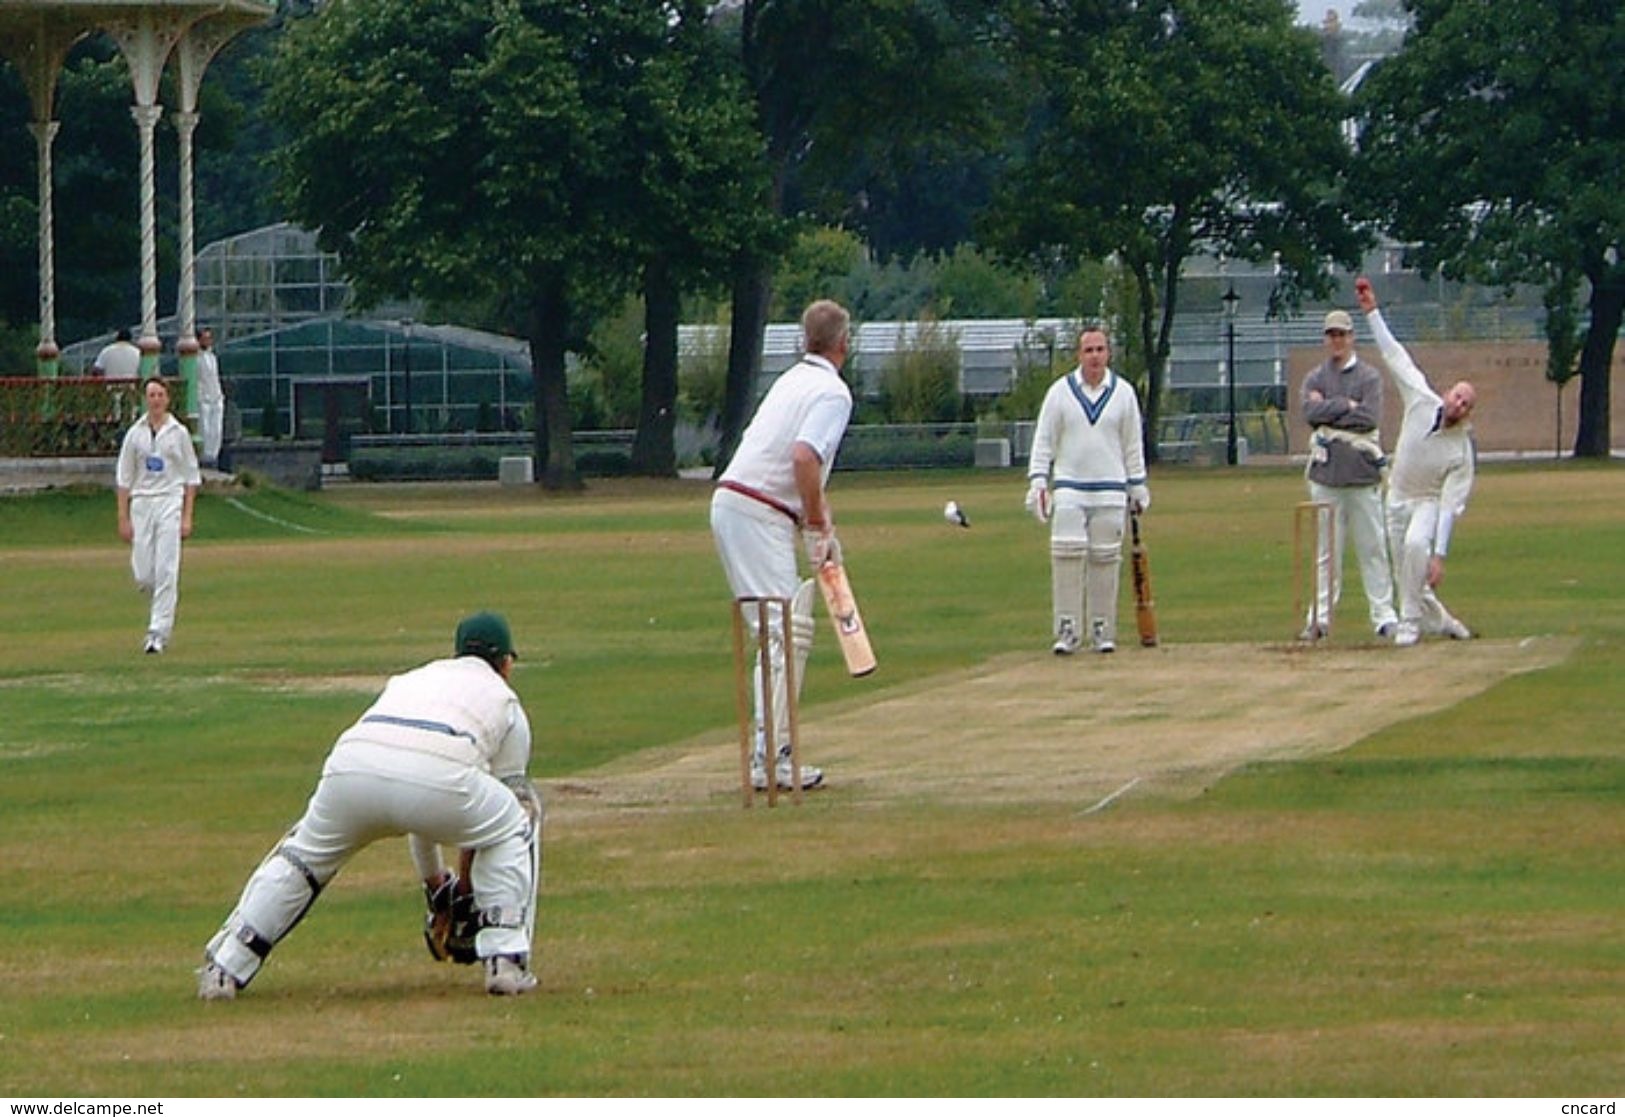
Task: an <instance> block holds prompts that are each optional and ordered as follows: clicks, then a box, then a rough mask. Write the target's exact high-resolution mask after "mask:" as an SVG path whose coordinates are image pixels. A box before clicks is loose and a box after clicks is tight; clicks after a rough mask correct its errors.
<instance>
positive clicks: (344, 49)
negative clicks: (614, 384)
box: [272, 0, 670, 488]
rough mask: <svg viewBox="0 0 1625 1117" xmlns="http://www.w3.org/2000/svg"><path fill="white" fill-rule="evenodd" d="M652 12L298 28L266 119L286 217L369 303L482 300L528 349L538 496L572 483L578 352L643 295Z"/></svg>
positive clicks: (524, 9)
mask: <svg viewBox="0 0 1625 1117" xmlns="http://www.w3.org/2000/svg"><path fill="white" fill-rule="evenodd" d="M669 15H670V12H669V10H668V6H667V5H660V4H649V3H646V2H641V0H599V2H597V3H594V4H592V5H582V4H573V3H564V2H560V0H508V2H505V3H502V4H494V5H493V4H489V3H484V2H481V0H368V2H367V3H339V4H329V5H325V6H324V7H323V9H322V12H321V14H320V15H319V16H317V17H316V18H313V19H308V20H302V21H299V22H298V23H296V24H295V25H293V26H292V27H291V28H290V29H289V31H288V34H287V35H286V37H285V38H284V40H283V42H282V44H281V46H280V47H279V50H278V52H277V57H276V59H275V63H274V76H273V81H272V110H273V112H274V113H275V114H276V117H277V120H278V123H279V124H280V125H281V126H282V127H283V130H284V132H285V134H286V135H287V136H288V137H289V139H288V142H287V144H286V146H285V147H284V148H283V149H282V152H281V157H280V167H279V169H280V171H281V180H280V181H281V184H282V193H283V197H284V200H285V202H286V203H287V205H288V207H289V209H290V211H291V213H292V215H293V216H294V217H295V218H296V219H297V220H299V221H301V222H302V223H304V224H306V225H308V226H309V227H312V228H316V229H319V230H320V239H321V243H322V246H323V247H324V248H325V249H327V250H329V251H336V252H338V253H340V255H341V257H342V259H343V260H344V267H345V270H346V271H347V272H348V273H349V276H350V278H351V280H352V281H353V283H354V285H355V289H356V292H357V295H358V297H359V298H360V299H361V300H362V301H363V302H366V301H376V300H377V299H380V298H382V297H384V296H389V295H398V294H415V295H419V296H422V297H424V298H428V299H432V300H448V301H451V300H458V299H463V300H466V299H469V298H478V297H484V298H488V299H489V300H490V301H491V304H492V305H494V306H496V307H498V308H499V310H498V313H499V314H500V315H501V317H502V319H503V320H504V322H505V324H506V328H508V329H509V330H511V332H513V333H515V334H517V335H518V336H522V337H524V338H526V339H527V341H528V342H529V346H530V353H531V365H532V372H533V378H534V382H535V393H536V455H537V459H538V461H539V462H540V463H542V468H541V477H540V480H541V483H542V484H544V485H546V486H549V487H552V488H576V487H579V485H580V479H579V477H578V475H577V473H576V468H575V456H574V452H573V448H572V443H571V421H570V409H569V398H568V385H567V382H566V368H565V357H566V354H567V352H569V351H570V350H571V349H573V348H579V347H580V346H581V345H582V344H583V343H584V341H585V338H586V336H587V333H588V331H589V329H590V326H591V324H592V322H593V321H594V319H595V318H596V317H597V316H598V315H599V314H600V313H603V312H604V311H605V310H606V309H608V308H611V307H613V306H615V305H617V304H618V302H619V300H620V298H621V297H622V296H623V295H624V294H625V293H627V292H628V291H629V290H630V289H631V288H632V287H633V286H634V285H635V283H636V282H637V277H638V275H639V273H640V270H641V265H642V262H643V259H644V256H645V253H644V252H643V251H642V249H641V248H640V247H639V246H638V245H637V244H636V243H635V242H636V233H637V231H638V229H639V228H640V227H641V226H640V224H639V222H638V219H637V214H638V212H639V210H640V209H641V208H642V207H644V206H645V205H646V204H647V198H646V197H645V195H644V194H643V192H642V190H641V189H640V183H641V181H642V179H641V176H640V174H639V167H638V165H637V153H636V150H635V147H634V145H633V144H631V143H629V127H628V120H629V113H631V112H632V111H633V105H632V104H631V103H630V102H629V99H628V91H629V90H632V89H635V88H636V87H637V78H638V75H639V72H640V69H641V67H643V66H644V64H645V63H646V62H647V60H648V59H650V58H652V57H655V56H656V55H658V54H659V52H660V51H661V50H662V49H663V47H664V46H665V44H666V42H667V38H668V17H669Z"/></svg>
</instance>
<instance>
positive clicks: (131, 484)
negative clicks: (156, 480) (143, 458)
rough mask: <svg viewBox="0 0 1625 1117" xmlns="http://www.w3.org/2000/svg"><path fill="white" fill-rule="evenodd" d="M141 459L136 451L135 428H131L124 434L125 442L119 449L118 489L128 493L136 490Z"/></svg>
mask: <svg viewBox="0 0 1625 1117" xmlns="http://www.w3.org/2000/svg"><path fill="white" fill-rule="evenodd" d="M139 457H140V455H139V454H137V453H136V449H135V428H134V427H131V428H130V429H129V430H127V431H125V432H124V441H123V442H122V443H120V445H119V448H118V478H117V483H118V487H119V488H121V489H124V490H126V491H128V490H130V489H133V488H135V482H136V478H137V477H139V476H140V472H141V467H140V462H139V461H138V460H137V459H138V458H139Z"/></svg>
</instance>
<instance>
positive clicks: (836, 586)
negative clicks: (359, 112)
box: [818, 562, 875, 678]
mask: <svg viewBox="0 0 1625 1117" xmlns="http://www.w3.org/2000/svg"><path fill="white" fill-rule="evenodd" d="M818 588H819V589H820V590H821V591H823V594H824V604H825V605H826V606H828V607H829V619H830V621H831V623H833V624H834V626H835V639H836V640H837V641H839V642H840V645H841V655H843V656H844V657H846V669H847V670H848V671H849V672H851V673H852V676H853V677H854V678H856V677H858V676H862V675H867V674H868V673H869V672H871V671H873V670H874V669H875V653H874V650H873V649H871V648H870V647H869V631H868V629H866V628H864V627H863V616H862V614H860V613H859V612H858V602H857V599H856V598H855V597H853V596H852V587H851V585H850V584H848V582H847V580H846V567H844V566H842V565H841V564H840V563H838V562H826V563H825V564H824V565H823V566H820V567H819V568H818Z"/></svg>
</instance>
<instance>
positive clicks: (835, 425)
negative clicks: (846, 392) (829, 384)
mask: <svg viewBox="0 0 1625 1117" xmlns="http://www.w3.org/2000/svg"><path fill="white" fill-rule="evenodd" d="M851 417H852V401H851V399H849V398H846V397H844V396H838V395H835V394H834V393H831V394H829V395H826V396H821V397H820V398H819V399H818V400H816V401H815V402H814V403H813V405H812V406H811V407H810V408H808V409H807V417H806V419H804V420H803V421H802V423H801V429H800V430H798V431H797V432H796V441H797V442H805V443H806V444H807V445H808V446H810V447H812V451H813V453H815V454H817V455H818V460H819V461H821V462H824V463H825V464H828V463H829V460H830V459H831V458H833V457H834V456H835V452H836V451H837V450H839V449H840V448H841V439H842V437H844V436H845V434H846V424H847V422H848V421H849V420H850V419H851Z"/></svg>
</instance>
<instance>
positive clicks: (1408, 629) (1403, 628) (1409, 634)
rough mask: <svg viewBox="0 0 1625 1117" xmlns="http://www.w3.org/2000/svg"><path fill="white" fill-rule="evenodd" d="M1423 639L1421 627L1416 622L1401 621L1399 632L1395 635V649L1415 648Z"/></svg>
mask: <svg viewBox="0 0 1625 1117" xmlns="http://www.w3.org/2000/svg"><path fill="white" fill-rule="evenodd" d="M1421 639H1422V629H1421V626H1419V625H1418V624H1417V623H1416V622H1415V621H1400V622H1399V631H1398V632H1396V633H1394V647H1396V648H1413V647H1415V646H1416V645H1417V643H1418V642H1419V641H1420V640H1421Z"/></svg>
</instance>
